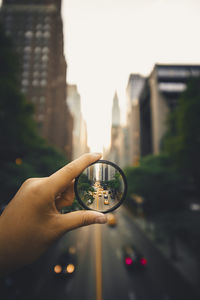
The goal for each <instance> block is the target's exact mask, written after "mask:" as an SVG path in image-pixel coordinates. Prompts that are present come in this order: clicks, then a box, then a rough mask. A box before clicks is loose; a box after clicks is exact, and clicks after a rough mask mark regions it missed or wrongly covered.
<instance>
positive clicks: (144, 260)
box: [140, 257, 147, 266]
mask: <svg viewBox="0 0 200 300" xmlns="http://www.w3.org/2000/svg"><path fill="white" fill-rule="evenodd" d="M140 263H141V265H143V266H144V265H146V264H147V260H146V258H144V257H143V258H141V259H140Z"/></svg>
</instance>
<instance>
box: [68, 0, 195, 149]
mask: <svg viewBox="0 0 200 300" xmlns="http://www.w3.org/2000/svg"><path fill="white" fill-rule="evenodd" d="M199 12H200V1H199V0H84V1H83V0H63V20H64V25H65V27H64V28H65V53H66V58H67V63H68V71H67V81H68V82H69V83H76V84H77V85H78V89H79V91H80V94H81V99H82V110H83V113H84V116H85V119H86V121H87V124H88V134H89V144H90V145H91V146H92V149H94V150H97V151H99V150H101V147H102V144H103V143H105V144H107V143H108V140H109V137H110V127H109V126H110V122H111V106H112V100H113V96H114V92H115V90H117V92H118V94H119V98H120V105H121V107H122V110H123V111H124V109H123V108H124V107H125V104H126V100H125V89H126V85H127V82H128V77H129V75H130V73H140V74H141V75H148V74H149V73H150V72H151V70H152V68H153V66H154V64H155V63H194V64H195V63H198V64H200V38H199V30H200V17H199ZM123 120H124V118H123Z"/></svg>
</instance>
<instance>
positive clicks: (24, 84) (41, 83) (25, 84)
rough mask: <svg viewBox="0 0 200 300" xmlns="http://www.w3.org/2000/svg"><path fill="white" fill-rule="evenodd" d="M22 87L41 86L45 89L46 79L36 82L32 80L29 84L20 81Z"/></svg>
mask: <svg viewBox="0 0 200 300" xmlns="http://www.w3.org/2000/svg"><path fill="white" fill-rule="evenodd" d="M21 83H22V86H28V85H30V84H32V86H42V87H45V86H46V85H47V80H46V79H42V80H40V81H39V80H37V79H34V80H33V81H32V82H31V83H30V82H29V80H28V79H22V82H21Z"/></svg>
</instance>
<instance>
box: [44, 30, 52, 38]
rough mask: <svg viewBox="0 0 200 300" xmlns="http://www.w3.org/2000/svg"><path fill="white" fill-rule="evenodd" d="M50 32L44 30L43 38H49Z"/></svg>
mask: <svg viewBox="0 0 200 300" xmlns="http://www.w3.org/2000/svg"><path fill="white" fill-rule="evenodd" d="M50 36H51V35H50V32H49V31H45V32H44V33H43V37H44V38H45V39H49V38H50Z"/></svg>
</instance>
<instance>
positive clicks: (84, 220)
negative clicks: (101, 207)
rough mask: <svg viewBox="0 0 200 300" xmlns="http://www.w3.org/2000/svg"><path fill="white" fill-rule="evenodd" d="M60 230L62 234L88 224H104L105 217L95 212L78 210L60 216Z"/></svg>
mask: <svg viewBox="0 0 200 300" xmlns="http://www.w3.org/2000/svg"><path fill="white" fill-rule="evenodd" d="M60 218H61V230H62V231H63V233H64V232H66V231H69V230H73V229H76V228H79V227H82V226H87V225H90V224H104V223H106V222H107V217H106V216H105V215H104V214H102V213H100V212H96V211H88V210H80V211H74V212H71V213H68V214H66V215H60Z"/></svg>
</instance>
